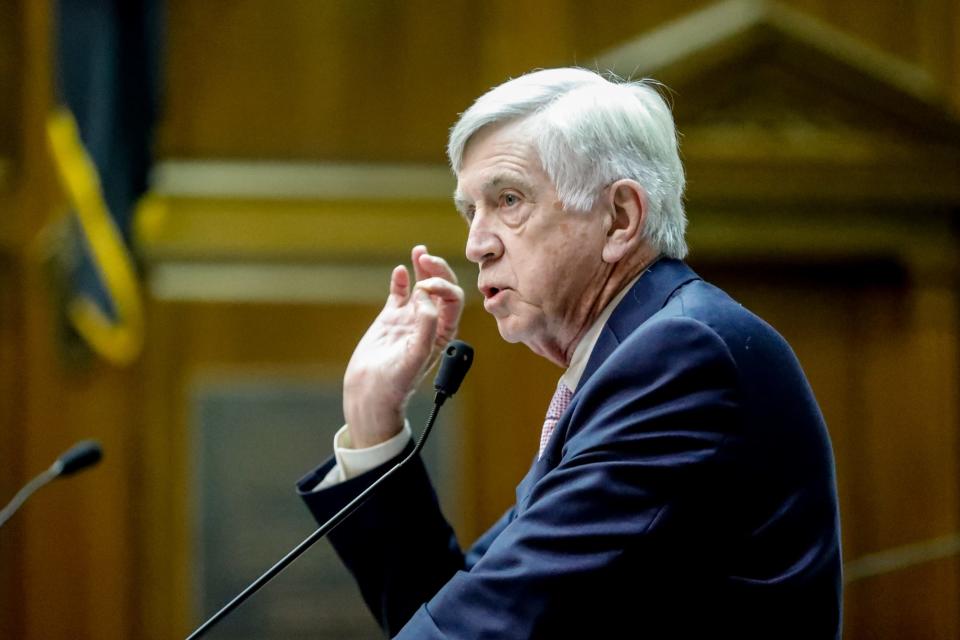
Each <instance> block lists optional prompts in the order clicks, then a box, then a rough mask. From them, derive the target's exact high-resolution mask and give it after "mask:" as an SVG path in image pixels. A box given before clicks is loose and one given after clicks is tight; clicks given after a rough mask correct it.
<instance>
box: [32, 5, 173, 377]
mask: <svg viewBox="0 0 960 640" xmlns="http://www.w3.org/2000/svg"><path fill="white" fill-rule="evenodd" d="M57 8H58V11H57V29H56V34H57V45H56V51H57V56H56V61H57V81H58V82H57V87H58V92H59V97H60V103H61V104H60V107H59V108H58V109H57V110H56V111H55V112H54V113H53V114H51V118H50V120H49V123H48V132H49V135H50V142H51V149H52V152H53V156H54V161H55V163H56V165H57V168H58V170H59V173H60V176H61V178H62V181H63V184H64V188H65V191H66V193H67V196H68V199H69V201H70V205H71V208H72V211H73V214H74V217H75V221H76V223H75V224H73V225H71V227H72V230H73V233H72V234H71V235H72V238H73V240H72V247H71V250H70V252H69V253H70V254H71V255H72V256H73V258H72V259H71V260H69V261H68V262H69V265H68V271H69V273H68V274H67V279H68V281H69V288H70V292H69V293H68V296H69V298H70V300H69V301H68V303H67V315H68V317H69V318H70V320H71V321H72V323H73V325H74V327H75V328H76V330H77V332H78V333H79V334H80V335H81V336H82V337H83V338H84V339H85V340H86V341H87V343H88V344H90V346H91V347H92V348H93V349H94V351H96V352H98V353H100V354H101V355H102V356H103V357H105V358H107V359H108V360H111V361H113V362H115V363H117V364H126V363H128V362H130V361H132V360H133V359H134V358H135V357H136V356H137V354H138V353H139V351H140V346H141V344H142V332H143V313H142V308H141V302H140V297H139V290H138V286H137V278H136V269H135V267H134V263H133V260H132V258H131V255H130V252H129V249H128V248H129V246H130V228H131V221H132V219H133V216H134V212H135V210H136V206H137V203H138V201H139V199H140V197H141V196H142V195H143V194H144V193H145V192H146V190H147V178H148V172H149V169H150V164H151V146H152V140H153V125H154V122H155V120H156V116H157V111H158V103H159V95H158V91H159V89H158V87H159V85H160V83H159V81H158V80H159V78H158V76H159V69H160V51H161V47H160V44H161V38H162V6H161V3H160V1H159V0H59V1H58V3H57Z"/></svg>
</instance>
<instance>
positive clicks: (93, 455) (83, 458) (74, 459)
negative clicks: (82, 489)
mask: <svg viewBox="0 0 960 640" xmlns="http://www.w3.org/2000/svg"><path fill="white" fill-rule="evenodd" d="M102 457H103V449H101V448H100V443H99V442H97V441H96V440H83V441H81V442H78V443H77V444H75V445H73V446H72V447H70V448H69V449H68V450H67V451H66V453H64V454H63V455H62V456H60V457H59V458H57V461H56V462H54V463H53V466H54V467H59V469H60V473H59V474H58V475H61V476H69V475H73V474H74V473H76V472H77V471H83V470H84V469H86V468H87V467H92V466H93V465H95V464H97V463H98V462H100V458H102Z"/></svg>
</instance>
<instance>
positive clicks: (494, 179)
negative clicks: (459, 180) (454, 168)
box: [453, 171, 533, 213]
mask: <svg viewBox="0 0 960 640" xmlns="http://www.w3.org/2000/svg"><path fill="white" fill-rule="evenodd" d="M504 184H514V185H517V186H518V187H520V189H522V190H523V191H525V192H526V194H527V195H532V194H533V183H531V182H530V181H529V180H527V179H526V178H524V177H523V176H521V175H520V174H518V173H515V172H513V171H504V172H501V173H497V174H495V175H493V176H491V177H490V178H489V179H488V180H487V181H486V182H484V183H483V185H481V187H480V191H481V192H483V193H488V192H490V191H492V190H494V189H497V188H499V187H501V186H503V185H504ZM471 204H473V202H472V201H471V200H470V199H469V198H467V197H466V196H464V195H463V194H462V193H461V192H460V188H459V187H457V189H456V190H454V192H453V205H454V206H455V207H456V208H457V211H459V212H460V213H465V212H466V210H467V208H468V207H469V206H470V205H471Z"/></svg>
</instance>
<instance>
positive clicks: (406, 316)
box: [343, 245, 463, 448]
mask: <svg viewBox="0 0 960 640" xmlns="http://www.w3.org/2000/svg"><path fill="white" fill-rule="evenodd" d="M411 259H412V262H413V270H414V274H415V276H416V282H415V283H413V286H412V287H411V282H410V273H409V272H408V271H407V269H406V267H403V266H398V267H396V268H394V270H393V273H392V274H391V276H390V294H389V296H388V297H387V302H386V304H385V305H384V307H383V310H382V311H381V312H380V314H379V315H378V316H377V318H376V319H375V320H374V321H373V324H371V325H370V328H369V329H367V332H366V333H365V334H364V336H363V338H361V339H360V342H359V343H358V344H357V347H356V349H355V350H354V352H353V356H352V357H351V358H350V363H349V364H348V365H347V371H346V373H345V374H344V380H343V412H344V417H345V418H346V420H347V425H348V427H349V432H350V439H351V444H352V446H353V447H354V448H364V447H370V446H373V445H375V444H379V443H380V442H384V441H385V440H388V439H389V438H391V437H393V436H394V435H396V434H397V433H398V432H399V431H400V430H401V429H402V427H403V419H404V412H405V410H406V405H407V400H408V399H409V397H410V395H411V394H412V393H413V391H414V389H415V388H416V386H417V384H419V382H420V380H421V379H422V378H423V376H424V374H426V372H427V371H428V370H429V369H430V367H431V366H433V364H434V362H436V359H437V357H438V356H439V354H440V352H441V351H442V349H443V348H444V347H445V346H446V345H447V343H449V342H450V341H451V340H453V339H454V338H455V337H456V334H457V326H458V325H459V323H460V314H461V312H462V311H463V289H461V288H460V287H459V286H458V285H457V277H456V275H454V273H453V270H452V269H450V266H449V265H448V264H447V263H446V261H445V260H444V259H443V258H439V257H437V256H432V255H430V254H429V253H428V252H427V248H426V247H424V246H423V245H417V246H416V247H414V248H413V251H412V252H411Z"/></svg>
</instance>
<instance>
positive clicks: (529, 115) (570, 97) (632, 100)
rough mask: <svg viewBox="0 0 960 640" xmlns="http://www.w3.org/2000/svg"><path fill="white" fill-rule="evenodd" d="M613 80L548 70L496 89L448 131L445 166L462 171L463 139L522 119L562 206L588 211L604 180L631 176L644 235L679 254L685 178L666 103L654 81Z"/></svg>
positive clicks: (580, 71)
mask: <svg viewBox="0 0 960 640" xmlns="http://www.w3.org/2000/svg"><path fill="white" fill-rule="evenodd" d="M611 78H612V79H611V80H608V79H606V78H604V77H603V76H601V75H600V74H598V73H594V72H593V71H588V70H586V69H578V68H566V69H546V70H543V71H535V72H532V73H528V74H526V75H523V76H520V77H519V78H514V79H513V80H509V81H507V82H505V83H503V84H501V85H499V86H497V87H494V88H493V89H491V90H490V91H488V92H487V93H485V94H484V95H482V96H480V97H479V98H478V99H477V101H476V102H474V103H473V105H472V106H471V107H470V108H469V109H467V110H466V111H465V112H464V113H463V114H462V115H461V116H460V119H459V120H458V121H457V123H456V124H455V125H454V126H453V128H452V129H451V130H450V141H449V143H448V145H447V157H448V158H449V159H450V166H451V167H452V169H453V172H454V173H455V174H457V175H459V174H460V169H461V168H462V166H463V154H464V151H465V149H466V147H467V144H468V143H469V141H470V138H472V137H473V136H474V135H475V134H476V133H477V132H478V131H480V130H481V129H483V128H485V127H488V126H491V125H496V124H502V123H505V122H507V121H515V120H516V121H519V120H524V121H525V122H524V125H523V130H524V132H525V133H526V134H527V135H529V136H530V142H531V144H532V145H533V148H534V149H535V150H536V152H537V154H538V156H539V158H540V162H541V164H542V166H543V169H544V171H545V172H546V174H547V176H548V177H549V178H550V180H551V182H553V185H554V187H555V188H556V190H557V195H558V196H559V198H560V201H561V202H562V203H563V206H564V207H565V208H566V209H570V210H573V211H581V212H585V211H590V210H591V209H592V208H593V206H594V204H595V203H596V201H597V198H598V197H599V196H600V194H601V192H602V190H603V189H604V188H605V187H606V186H608V185H610V184H611V183H612V182H615V181H617V180H621V179H624V178H628V179H632V180H635V181H636V182H637V183H639V184H640V186H641V187H643V189H644V191H645V192H646V195H647V220H646V226H645V228H644V234H645V236H646V237H647V239H648V240H649V242H650V243H651V245H652V246H653V247H654V248H656V249H657V250H658V251H659V252H660V253H661V254H663V255H665V256H669V257H673V258H682V257H684V256H685V255H686V253H687V243H686V240H685V239H684V233H685V230H686V227H687V219H686V215H685V214H684V211H683V188H684V183H685V180H684V175H683V164H682V163H681V162H680V155H679V150H678V147H677V133H676V128H675V126H674V123H673V116H672V115H671V113H670V108H669V107H668V106H667V104H666V102H664V100H663V98H662V97H661V96H660V94H659V93H658V92H657V90H656V89H655V88H654V87H655V86H658V85H657V84H656V83H655V82H653V81H650V80H641V81H638V82H626V81H623V80H621V79H619V78H615V77H613V76H611Z"/></svg>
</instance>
